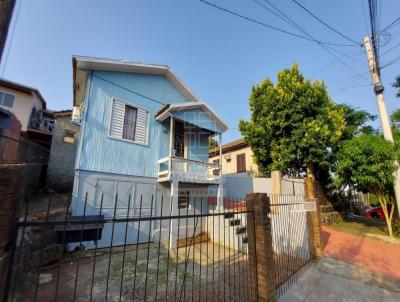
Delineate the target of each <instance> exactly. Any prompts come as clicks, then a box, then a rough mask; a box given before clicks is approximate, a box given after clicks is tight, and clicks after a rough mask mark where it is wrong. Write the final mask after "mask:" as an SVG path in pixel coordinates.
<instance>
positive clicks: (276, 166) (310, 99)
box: [239, 64, 351, 175]
mask: <svg viewBox="0 0 400 302" xmlns="http://www.w3.org/2000/svg"><path fill="white" fill-rule="evenodd" d="M249 104H250V110H251V113H252V114H251V119H250V121H244V120H241V121H240V123H239V129H240V131H241V133H242V135H243V136H244V139H245V141H246V142H247V143H249V144H250V146H251V147H252V150H253V153H254V157H255V160H256V162H257V164H258V166H259V168H260V169H261V170H262V171H263V172H264V173H268V172H269V171H272V170H281V171H283V172H285V173H287V174H289V175H300V174H301V173H304V172H306V171H307V172H308V174H312V173H313V170H314V168H315V167H316V166H317V168H318V169H325V170H326V169H328V170H329V166H330V163H331V149H332V148H333V147H335V146H336V145H337V144H338V142H339V141H340V139H341V137H342V136H343V132H344V131H345V130H346V124H345V112H346V109H348V107H345V106H343V107H340V106H335V105H334V103H333V101H332V100H331V99H330V98H329V96H328V92H327V89H326V86H325V85H324V83H323V82H320V81H315V82H311V81H309V80H306V79H304V77H303V75H302V74H301V73H300V71H299V69H298V67H297V65H296V64H294V65H293V66H292V67H291V68H290V69H284V70H283V71H281V72H279V73H278V80H277V83H276V85H275V86H274V85H273V83H272V82H271V81H270V80H269V79H266V80H264V81H263V82H262V83H261V84H259V85H257V86H254V87H253V88H252V92H251V95H250V100H249ZM348 132H351V130H348Z"/></svg>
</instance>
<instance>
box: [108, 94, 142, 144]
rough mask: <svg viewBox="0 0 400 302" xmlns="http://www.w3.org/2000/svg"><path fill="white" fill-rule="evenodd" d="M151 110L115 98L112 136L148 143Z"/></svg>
mask: <svg viewBox="0 0 400 302" xmlns="http://www.w3.org/2000/svg"><path fill="white" fill-rule="evenodd" d="M148 132H149V112H148V111H147V110H146V109H143V108H141V107H138V106H135V105H132V104H127V103H125V102H123V101H121V100H117V99H113V101H112V108H111V120H110V132H109V135H110V137H111V138H115V139H121V140H124V141H129V142H133V143H138V144H143V145H147V143H148Z"/></svg>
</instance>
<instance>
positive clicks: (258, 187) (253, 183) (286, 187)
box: [223, 173, 304, 199]
mask: <svg viewBox="0 0 400 302" xmlns="http://www.w3.org/2000/svg"><path fill="white" fill-rule="evenodd" d="M223 182H224V198H227V199H243V198H244V197H245V196H246V194H248V193H267V194H272V193H273V192H272V179H271V178H265V177H256V178H254V177H250V176H249V175H247V174H245V173H241V174H235V175H224V176H223ZM281 194H282V195H296V196H304V182H303V180H302V179H282V183H281Z"/></svg>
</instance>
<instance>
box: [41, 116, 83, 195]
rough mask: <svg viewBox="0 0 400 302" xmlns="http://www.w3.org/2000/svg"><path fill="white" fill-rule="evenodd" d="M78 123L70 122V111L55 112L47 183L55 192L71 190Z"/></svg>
mask: <svg viewBox="0 0 400 302" xmlns="http://www.w3.org/2000/svg"><path fill="white" fill-rule="evenodd" d="M78 139H79V125H77V124H75V123H72V122H71V113H70V112H69V113H59V114H57V113H55V126H54V132H53V141H52V144H51V150H50V160H49V167H48V171H47V185H48V187H50V188H52V189H54V190H55V191H56V192H69V191H72V186H73V182H74V173H75V169H74V167H75V158H76V150H77V145H78Z"/></svg>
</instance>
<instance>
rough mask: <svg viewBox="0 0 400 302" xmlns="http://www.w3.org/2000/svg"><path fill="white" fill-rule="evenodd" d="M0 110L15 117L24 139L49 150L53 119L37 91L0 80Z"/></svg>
mask: <svg viewBox="0 0 400 302" xmlns="http://www.w3.org/2000/svg"><path fill="white" fill-rule="evenodd" d="M0 108H2V109H5V110H8V111H10V112H11V113H13V114H14V115H15V116H16V118H17V119H18V120H19V122H20V123H21V131H22V133H23V135H24V136H25V137H27V138H28V139H30V140H32V141H35V142H36V143H39V144H40V145H42V146H44V147H46V148H47V149H50V145H51V138H52V131H53V126H54V118H53V113H52V112H51V111H49V110H47V109H46V101H45V100H44V98H43V96H42V95H41V94H40V92H39V90H37V89H36V88H32V87H29V86H26V85H22V84H19V83H15V82H12V81H8V80H5V79H0Z"/></svg>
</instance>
